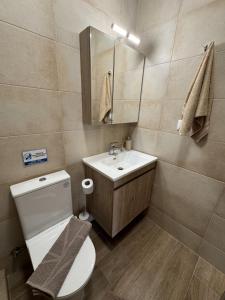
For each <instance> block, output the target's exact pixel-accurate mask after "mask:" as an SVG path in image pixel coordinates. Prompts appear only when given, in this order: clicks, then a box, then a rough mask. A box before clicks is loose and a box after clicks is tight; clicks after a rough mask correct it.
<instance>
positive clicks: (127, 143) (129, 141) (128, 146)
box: [125, 136, 132, 151]
mask: <svg viewBox="0 0 225 300" xmlns="http://www.w3.org/2000/svg"><path fill="white" fill-rule="evenodd" d="M131 148H132V139H131V137H130V136H128V137H127V139H126V141H125V149H126V150H127V151H129V150H131Z"/></svg>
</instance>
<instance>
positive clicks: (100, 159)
mask: <svg viewBox="0 0 225 300" xmlns="http://www.w3.org/2000/svg"><path fill="white" fill-rule="evenodd" d="M155 161H157V157H155V156H152V155H149V154H145V153H142V152H139V151H135V150H130V151H122V152H120V153H119V154H117V155H116V156H114V155H109V154H108V152H106V153H101V154H98V155H93V156H90V157H86V158H83V162H84V164H86V165H88V166H89V167H91V168H93V169H95V170H97V171H99V172H100V173H102V174H104V175H105V176H107V177H108V178H109V179H111V180H112V181H116V180H118V179H120V178H122V177H124V176H126V175H128V174H130V173H132V172H134V171H136V170H138V169H141V168H142V167H145V166H147V165H149V164H151V163H153V162H155Z"/></svg>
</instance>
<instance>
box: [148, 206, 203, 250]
mask: <svg viewBox="0 0 225 300" xmlns="http://www.w3.org/2000/svg"><path fill="white" fill-rule="evenodd" d="M148 215H149V216H150V218H151V219H152V220H153V221H154V222H156V223H157V224H158V225H159V226H161V227H162V228H163V229H165V230H166V231H168V232H169V233H170V234H172V235H173V236H174V237H175V238H177V239H178V240H179V241H181V242H182V243H184V244H185V245H186V246H187V247H190V248H191V249H192V250H194V251H195V252H197V251H198V248H199V246H200V243H201V240H202V238H201V237H200V236H199V235H197V234H196V233H194V232H193V231H191V230H189V229H188V228H187V227H185V226H183V225H182V224H180V223H177V222H176V221H175V220H174V219H172V218H170V217H169V216H168V215H167V214H165V213H163V212H162V211H160V210H159V209H158V208H156V207H155V206H153V205H151V207H150V209H149V212H148Z"/></svg>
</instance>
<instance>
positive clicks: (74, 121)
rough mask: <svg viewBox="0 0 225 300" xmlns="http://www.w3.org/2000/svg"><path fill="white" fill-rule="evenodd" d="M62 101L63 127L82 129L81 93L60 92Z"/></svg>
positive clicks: (65, 128) (66, 128)
mask: <svg viewBox="0 0 225 300" xmlns="http://www.w3.org/2000/svg"><path fill="white" fill-rule="evenodd" d="M59 97H60V99H61V101H62V111H63V129H64V130H73V129H82V128H83V122H82V99H81V94H80V93H73V92H66V93H65V92H60V93H59Z"/></svg>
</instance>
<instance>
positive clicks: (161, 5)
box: [137, 0, 181, 32]
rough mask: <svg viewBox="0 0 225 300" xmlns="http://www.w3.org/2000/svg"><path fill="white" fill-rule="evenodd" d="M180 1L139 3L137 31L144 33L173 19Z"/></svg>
mask: <svg viewBox="0 0 225 300" xmlns="http://www.w3.org/2000/svg"><path fill="white" fill-rule="evenodd" d="M180 3H181V1H180V0H172V1H169V2H168V1H166V0H152V1H149V0H143V1H139V11H138V16H141V17H140V18H138V25H137V29H138V31H142V32H143V31H146V30H147V29H150V28H151V27H152V26H154V25H157V24H161V23H165V22H167V21H170V20H171V19H174V18H175V17H176V16H177V14H178V12H179V7H180Z"/></svg>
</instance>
